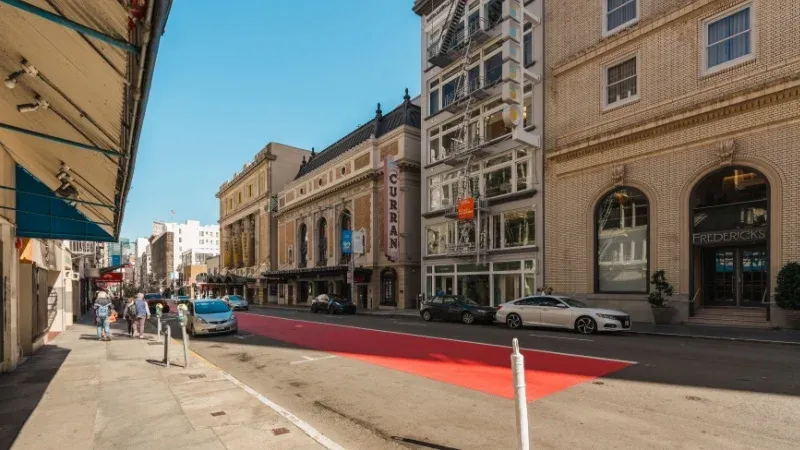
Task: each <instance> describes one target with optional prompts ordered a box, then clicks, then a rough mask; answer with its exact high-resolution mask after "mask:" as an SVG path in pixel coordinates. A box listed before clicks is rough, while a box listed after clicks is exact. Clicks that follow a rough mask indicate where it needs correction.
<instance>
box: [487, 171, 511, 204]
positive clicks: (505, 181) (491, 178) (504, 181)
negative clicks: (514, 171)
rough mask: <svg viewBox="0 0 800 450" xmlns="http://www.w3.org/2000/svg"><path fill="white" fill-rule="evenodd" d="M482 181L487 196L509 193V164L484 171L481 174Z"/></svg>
mask: <svg viewBox="0 0 800 450" xmlns="http://www.w3.org/2000/svg"><path fill="white" fill-rule="evenodd" d="M483 182H484V190H485V194H486V196H487V197H494V196H497V195H503V194H509V193H511V191H512V189H511V188H512V185H511V166H506V167H503V168H500V169H496V170H493V171H491V172H487V173H485V174H484V175H483Z"/></svg>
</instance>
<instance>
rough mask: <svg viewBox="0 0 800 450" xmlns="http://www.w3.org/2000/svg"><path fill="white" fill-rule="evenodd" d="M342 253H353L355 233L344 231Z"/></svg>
mask: <svg viewBox="0 0 800 450" xmlns="http://www.w3.org/2000/svg"><path fill="white" fill-rule="evenodd" d="M342 253H344V254H346V255H349V254H351V253H353V232H352V231H350V230H342Z"/></svg>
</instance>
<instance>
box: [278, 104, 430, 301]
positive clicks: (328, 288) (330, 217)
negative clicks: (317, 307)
mask: <svg viewBox="0 0 800 450" xmlns="http://www.w3.org/2000/svg"><path fill="white" fill-rule="evenodd" d="M419 122H420V109H419V106H417V104H416V102H414V101H412V100H411V98H410V97H409V96H408V90H406V95H405V97H404V101H403V103H402V104H401V105H400V106H398V107H397V108H395V109H394V110H392V111H391V112H389V113H387V114H383V112H382V110H381V107H380V105H378V108H377V111H376V112H375V116H374V117H373V118H372V119H371V120H370V121H368V122H367V123H365V124H364V125H362V126H360V127H358V128H357V129H356V130H355V131H353V132H351V133H350V134H348V135H347V136H345V137H343V138H341V139H340V140H339V141H337V142H336V143H334V144H332V145H331V146H329V147H328V148H326V149H325V150H323V151H321V152H319V154H317V153H316V152H314V151H313V150H312V153H311V157H310V159H308V160H307V161H306V160H305V158H304V160H303V163H302V165H301V166H300V170H299V171H298V172H297V174H296V177H295V178H294V180H293V181H291V182H289V183H288V184H286V186H285V187H284V188H283V190H281V192H280V193H279V194H278V211H277V213H276V216H277V221H278V223H277V230H278V233H277V245H278V254H277V267H276V268H275V269H273V270H271V271H267V272H266V273H265V274H264V275H265V276H266V277H267V282H269V283H273V282H275V283H279V289H278V295H279V298H278V301H279V303H281V304H305V303H306V302H308V301H309V299H310V298H312V296H315V295H318V294H321V293H338V294H343V295H345V296H347V297H350V295H351V286H350V284H349V283H348V279H347V271H348V264H349V263H350V260H349V258H351V257H352V255H349V254H347V253H345V252H343V250H342V237H343V235H346V234H347V233H343V231H361V232H363V233H364V236H365V239H364V254H362V255H357V256H356V259H355V261H354V264H355V270H354V277H353V281H354V283H355V284H356V289H355V291H356V296H357V298H356V300H357V305H358V307H360V308H369V309H377V308H379V307H389V308H410V307H414V306H415V303H414V301H415V299H416V296H417V295H418V294H419V293H420V288H419V280H420V276H419V232H420V230H419V212H420V211H419V191H420V186H419V183H420V181H419V170H420V167H419V158H420V144H419V142H420V136H419ZM387 157H391V158H392V160H393V161H394V162H395V163H396V165H397V166H396V167H397V171H398V174H399V175H398V177H397V180H396V183H397V188H398V190H397V196H398V198H397V202H398V203H397V204H396V205H395V206H396V207H397V208H396V213H395V214H396V215H394V216H393V218H394V219H397V222H398V223H397V226H398V228H399V230H397V231H398V232H397V234H394V232H392V238H391V239H393V240H394V239H396V241H395V242H396V243H397V244H398V248H397V259H396V260H393V261H390V260H389V259H388V257H387V255H386V253H387V252H386V247H385V245H386V242H387V241H386V237H387V232H386V219H385V218H386V217H387V215H386V213H385V211H384V207H385V203H386V202H385V192H384V161H385V159H386V158H387Z"/></svg>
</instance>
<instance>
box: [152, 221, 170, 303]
mask: <svg viewBox="0 0 800 450" xmlns="http://www.w3.org/2000/svg"><path fill="white" fill-rule="evenodd" d="M174 242H175V233H173V232H171V231H166V232H164V233H161V234H160V235H158V236H153V238H152V240H151V241H150V257H151V263H150V264H151V270H152V280H153V283H154V285H155V286H156V287H158V288H159V289H165V288H167V287H172V285H173V280H172V279H171V278H170V274H171V273H173V271H174V261H175V255H174V253H173V252H174V251H175V245H174Z"/></svg>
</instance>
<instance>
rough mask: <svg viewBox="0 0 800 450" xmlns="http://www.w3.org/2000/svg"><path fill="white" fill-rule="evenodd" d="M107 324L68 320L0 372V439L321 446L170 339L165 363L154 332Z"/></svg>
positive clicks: (38, 443)
mask: <svg viewBox="0 0 800 450" xmlns="http://www.w3.org/2000/svg"><path fill="white" fill-rule="evenodd" d="M112 328H113V330H112V331H113V334H114V340H113V341H111V342H99V341H97V337H96V334H95V333H96V332H95V328H94V327H93V326H91V325H89V324H86V323H79V324H76V325H74V326H73V327H72V328H71V329H70V330H68V331H66V332H64V333H62V334H61V335H60V336H58V337H57V338H56V339H55V340H54V341H53V342H51V343H50V344H49V345H47V346H45V347H44V348H43V349H42V350H41V351H39V352H37V353H36V354H35V355H34V356H33V357H32V358H31V359H30V360H28V361H27V362H26V363H25V364H23V365H21V366H20V367H19V368H18V369H17V370H16V371H15V372H13V373H10V374H3V375H2V376H0V448H9V447H10V446H11V445H12V443H13V447H12V448H14V449H20V450H22V449H34V448H35V449H50V448H52V449H90V448H95V449H111V448H114V449H122V448H142V449H148V450H150V449H162V448H163V449H180V448H191V449H194V450H196V449H233V448H236V449H240V448H253V449H256V448H258V449H262V448H269V449H300V448H302V449H306V448H309V449H310V448H324V447H323V446H322V445H320V444H319V443H317V442H316V441H315V440H313V439H312V438H311V437H309V435H308V434H306V433H304V432H303V431H302V430H301V429H300V428H298V427H297V426H295V425H294V424H292V423H291V422H290V421H289V420H287V419H286V418H285V417H284V416H282V415H280V414H278V413H277V412H276V411H275V410H274V409H272V408H270V407H268V406H267V405H266V404H265V403H263V402H262V400H261V399H259V398H257V397H256V395H254V393H252V392H251V393H248V392H247V391H246V390H245V389H244V388H243V387H242V385H241V384H237V383H238V381H234V380H235V379H231V378H230V376H229V375H227V374H225V373H224V372H222V371H221V370H219V369H217V368H215V367H214V366H212V365H211V364H210V363H207V362H205V361H204V360H202V359H200V358H197V357H195V356H192V357H191V361H190V367H189V368H188V369H184V368H182V367H181V366H182V365H183V356H182V351H181V350H182V349H181V347H179V346H178V345H174V346H173V347H172V348H171V350H172V351H171V353H172V357H171V358H170V360H171V362H172V364H175V365H173V366H172V367H170V368H169V369H167V368H166V367H164V366H163V365H162V364H161V359H162V357H163V345H162V344H159V343H157V342H155V341H153V340H152V336H151V339H148V340H145V339H131V338H129V337H127V335H126V334H124V333H122V330H121V329H120V328H121V325H120V324H119V323H116V324H114V325H113V326H112ZM28 415H30V416H29V417H28ZM26 418H27V421H26ZM293 420H296V419H293ZM312 430H313V429H312ZM15 436H16V440H15ZM318 438H320V439H321V440H323V441H324V440H325V438H324V437H319V436H318Z"/></svg>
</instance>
